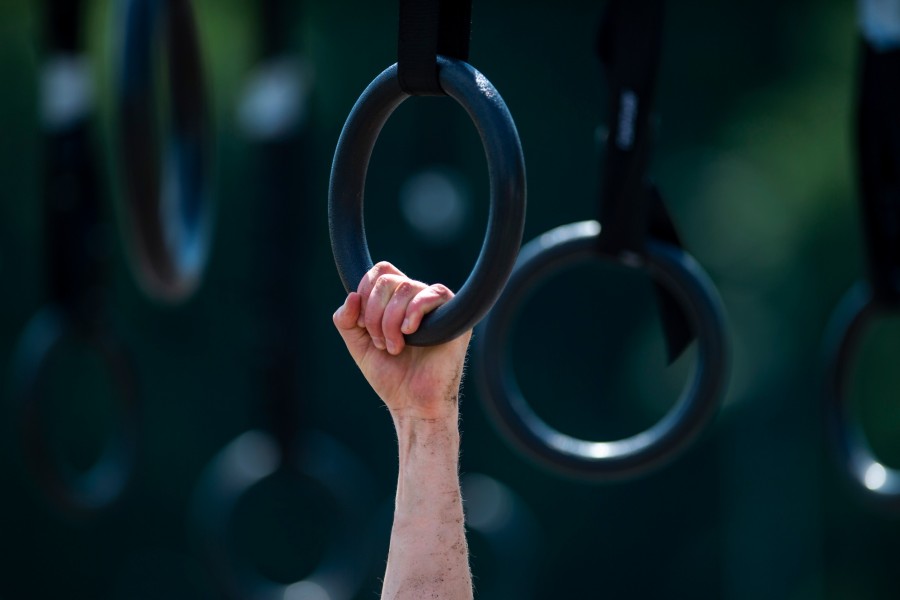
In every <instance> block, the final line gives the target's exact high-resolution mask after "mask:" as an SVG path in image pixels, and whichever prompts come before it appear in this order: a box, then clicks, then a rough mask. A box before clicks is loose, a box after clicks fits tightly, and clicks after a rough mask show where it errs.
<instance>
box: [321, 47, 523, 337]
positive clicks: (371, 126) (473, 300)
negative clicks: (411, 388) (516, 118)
mask: <svg viewBox="0 0 900 600" xmlns="http://www.w3.org/2000/svg"><path fill="white" fill-rule="evenodd" d="M437 64H438V74H439V77H440V82H441V87H442V88H443V89H444V90H445V91H446V92H447V94H448V95H449V96H450V97H452V98H453V99H454V100H456V101H457V102H458V103H459V104H460V105H461V106H462V107H463V108H464V109H465V110H466V112H467V113H468V114H469V117H470V118H471V119H472V122H473V123H474V124H475V127H476V129H477V130H478V133H479V135H480V136H481V143H482V145H483V146H484V152H485V156H486V157H487V163H488V173H489V176H490V190H491V205H490V212H489V216H488V224H487V234H486V235H485V238H484V243H483V244H482V246H481V251H480V254H479V256H478V260H477V261H476V263H475V267H474V269H473V270H472V272H471V273H470V274H469V277H468V279H467V280H466V282H465V283H464V284H463V286H462V288H460V290H459V292H458V293H457V294H456V296H455V297H454V298H453V299H452V300H451V301H450V302H448V303H447V304H445V305H443V306H441V307H440V308H438V309H437V310H435V311H434V312H432V313H430V314H429V315H427V316H426V317H425V319H424V320H423V321H422V325H421V326H420V327H419V330H418V331H416V332H415V333H413V334H411V335H408V336H407V337H406V343H408V344H411V345H413V346H432V345H436V344H441V343H443V342H446V341H448V340H451V339H453V338H455V337H457V336H459V335H461V334H462V333H464V332H465V331H467V330H469V329H471V328H472V327H474V326H475V324H476V323H478V322H479V321H480V320H481V318H482V317H484V315H485V314H486V313H487V312H488V311H489V310H490V308H491V306H492V305H493V304H494V302H495V301H496V300H497V297H498V296H499V295H500V292H501V291H502V290H503V285H504V284H505V283H506V280H507V279H508V278H509V274H510V272H511V271H512V268H513V266H514V265H515V262H516V256H517V254H518V251H519V246H520V245H521V243H522V231H523V229H524V225H525V159H524V157H523V155H522V145H521V143H520V141H519V134H518V132H517V131H516V125H515V123H514V122H513V120H512V116H511V115H510V114H509V110H508V109H507V108H506V104H505V103H504V102H503V98H501V97H500V94H499V93H497V90H496V89H494V86H493V85H491V83H490V82H489V81H488V80H487V79H486V78H485V77H484V75H482V74H481V73H479V72H478V71H477V70H476V69H475V68H474V67H472V66H471V65H470V64H468V63H466V62H464V61H461V60H456V59H451V58H446V57H443V56H438V63H437ZM408 97H409V95H408V94H406V93H405V92H404V91H403V90H401V89H400V83H399V81H398V79H397V65H396V64H394V65H392V66H390V67H388V68H387V69H385V70H384V71H383V72H382V73H381V74H380V75H379V76H378V77H376V78H375V80H374V81H372V83H370V84H369V86H368V87H367V88H366V89H365V91H364V92H363V93H362V95H361V96H360V97H359V99H358V100H357V101H356V104H355V105H354V107H353V109H352V110H351V111H350V115H349V116H348V117H347V121H346V123H344V129H343V131H342V132H341V136H340V138H339V139H338V143H337V148H336V149H335V153H334V162H333V164H332V167H331V182H330V185H329V194H328V224H329V229H330V233H331V250H332V253H333V254H334V262H335V265H336V266H337V270H338V273H339V275H340V277H341V281H342V282H343V284H344V289H345V290H347V291H348V292H349V291H351V290H355V289H356V287H357V286H358V285H359V282H360V280H361V279H362V277H363V275H365V274H366V272H368V271H369V269H371V268H372V266H373V265H372V257H371V255H370V254H369V247H368V244H367V242H366V232H365V227H364V223H363V195H364V190H365V183H366V171H367V170H368V167H369V160H370V158H371V156H372V150H373V148H374V147H375V142H376V140H377V139H378V134H379V133H380V132H381V129H382V127H383V126H384V124H385V123H386V122H387V120H388V118H389V117H390V116H391V113H393V111H394V109H396V108H397V107H398V106H399V105H400V104H401V103H402V102H403V101H404V100H405V99H406V98H408Z"/></svg>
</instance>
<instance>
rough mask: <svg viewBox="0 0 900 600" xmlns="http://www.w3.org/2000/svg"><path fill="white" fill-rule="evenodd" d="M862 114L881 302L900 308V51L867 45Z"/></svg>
mask: <svg viewBox="0 0 900 600" xmlns="http://www.w3.org/2000/svg"><path fill="white" fill-rule="evenodd" d="M862 60H863V64H862V73H861V79H860V83H859V100H858V113H857V119H858V120H857V143H858V156H857V158H858V161H859V163H858V169H859V184H860V205H861V208H862V216H863V228H864V233H865V243H866V249H867V258H868V267H869V273H868V275H869V280H870V283H871V285H872V293H873V296H874V299H875V301H876V302H878V303H881V304H885V305H887V306H891V307H897V306H900V50H898V49H894V50H886V51H881V52H879V51H877V50H875V49H874V48H873V47H872V46H871V45H870V44H869V43H868V42H867V41H864V42H863V58H862Z"/></svg>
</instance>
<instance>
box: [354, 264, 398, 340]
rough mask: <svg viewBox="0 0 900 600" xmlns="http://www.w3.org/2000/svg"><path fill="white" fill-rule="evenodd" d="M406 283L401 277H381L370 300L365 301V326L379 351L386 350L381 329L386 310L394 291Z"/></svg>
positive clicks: (377, 280) (373, 289)
mask: <svg viewBox="0 0 900 600" xmlns="http://www.w3.org/2000/svg"><path fill="white" fill-rule="evenodd" d="M404 281H407V279H406V278H405V277H403V276H401V275H381V276H380V277H378V279H376V280H375V285H374V286H372V291H371V292H370V293H369V298H368V300H366V301H365V309H364V313H365V314H364V315H363V321H364V323H363V324H364V326H365V328H366V331H368V332H369V336H370V337H371V338H372V343H373V344H375V347H376V348H378V349H379V350H384V349H385V348H386V346H385V341H384V330H383V329H382V327H381V324H382V321H383V320H384V310H385V308H386V307H387V305H388V303H389V302H390V301H391V297H392V296H393V295H394V290H396V289H397V286H399V285H400V284H401V283H403V282H404Z"/></svg>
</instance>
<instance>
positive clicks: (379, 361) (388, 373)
mask: <svg viewBox="0 0 900 600" xmlns="http://www.w3.org/2000/svg"><path fill="white" fill-rule="evenodd" d="M451 298H453V292H452V291H450V290H449V289H448V288H447V287H445V286H443V285H441V284H435V285H430V286H429V285H426V284H424V283H422V282H420V281H414V280H412V279H409V278H408V277H406V276H405V275H404V274H403V273H401V272H400V271H399V270H398V269H397V268H396V267H394V266H393V265H392V264H390V263H388V262H380V263H378V264H377V265H375V266H374V267H372V269H371V270H370V271H369V272H368V273H366V274H365V275H364V276H363V278H362V280H361V281H360V282H359V287H358V288H357V291H356V292H350V294H349V295H348V296H347V299H346V300H345V301H344V304H343V306H341V307H340V308H338V310H337V312H335V313H334V324H335V326H336V327H337V330H338V332H339V333H340V334H341V337H343V338H344V343H346V344H347V349H348V350H349V351H350V355H351V356H352V357H353V360H354V361H356V364H357V365H358V366H359V368H360V370H361V371H362V372H363V375H364V376H365V378H366V380H367V381H368V382H369V384H370V385H371V386H372V388H373V389H374V390H375V393H377V394H378V396H379V397H380V398H381V399H382V400H383V401H384V403H385V404H386V405H387V407H388V409H390V411H391V412H392V413H393V414H394V415H395V416H401V417H402V416H409V417H414V418H421V419H437V418H441V417H447V416H451V417H454V418H455V417H456V415H457V414H458V412H457V411H458V407H457V402H458V396H459V385H460V381H461V379H462V369H463V364H464V363H465V357H466V349H467V348H468V345H469V339H470V338H471V336H472V332H471V331H467V332H466V333H464V334H463V335H461V336H459V337H458V338H456V339H454V340H451V341H449V342H446V343H444V344H441V345H439V346H430V347H415V346H407V345H406V342H405V340H404V337H403V334H410V333H413V332H414V331H416V330H417V329H418V328H419V325H420V324H421V323H422V318H423V317H424V316H425V315H426V314H427V313H429V312H431V311H433V310H434V309H436V308H437V307H438V306H441V305H442V304H445V303H446V302H448V301H449V300H450V299H451Z"/></svg>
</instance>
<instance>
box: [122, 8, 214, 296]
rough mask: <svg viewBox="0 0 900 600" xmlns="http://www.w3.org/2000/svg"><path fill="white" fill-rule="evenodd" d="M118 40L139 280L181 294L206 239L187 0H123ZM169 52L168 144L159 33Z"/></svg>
mask: <svg viewBox="0 0 900 600" xmlns="http://www.w3.org/2000/svg"><path fill="white" fill-rule="evenodd" d="M122 2H123V7H122V10H123V13H124V23H123V44H122V51H121V64H120V65H119V73H118V78H117V82H116V90H115V91H116V104H117V111H118V119H119V130H120V137H119V143H120V148H119V153H120V155H121V167H122V179H123V188H124V189H123V193H124V196H125V217H126V223H127V227H128V234H129V235H128V236H127V238H128V240H129V242H130V244H131V249H132V254H133V258H134V259H135V261H136V265H135V271H136V275H137V278H138V280H139V281H140V282H141V284H142V286H143V287H144V288H145V290H146V291H147V292H148V293H150V294H151V295H153V296H155V297H158V298H160V299H163V300H167V301H178V300H181V299H184V298H185V297H187V296H188V295H190V294H191V293H192V292H193V291H194V290H195V288H196V287H197V285H198V284H199V281H200V278H201V276H202V273H203V270H204V268H205V265H206V261H207V256H208V253H209V244H210V227H211V225H210V223H211V220H212V219H211V212H212V208H211V201H210V198H209V190H208V189H207V187H208V173H207V166H208V165H207V161H208V156H207V154H208V151H209V149H210V140H209V135H210V130H209V127H208V124H207V105H206V91H205V86H204V83H203V72H202V71H203V69H202V65H201V59H200V50H199V46H198V40H197V31H196V26H195V23H194V17H193V14H192V12H191V6H190V2H189V0H122ZM160 37H162V38H163V39H162V41H163V44H162V46H163V47H165V49H166V55H167V57H168V74H169V76H168V81H169V105H170V110H171V115H170V116H169V119H168V120H169V121H170V123H169V124H167V136H166V137H167V139H166V141H165V143H166V149H165V152H164V153H163V156H162V157H161V156H160V150H159V142H158V139H157V131H156V129H157V118H156V117H157V109H156V100H157V94H158V92H157V86H156V85H155V78H154V73H155V71H156V65H155V61H154V51H155V48H156V47H157V46H158V44H157V40H158V39H159V38H160Z"/></svg>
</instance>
